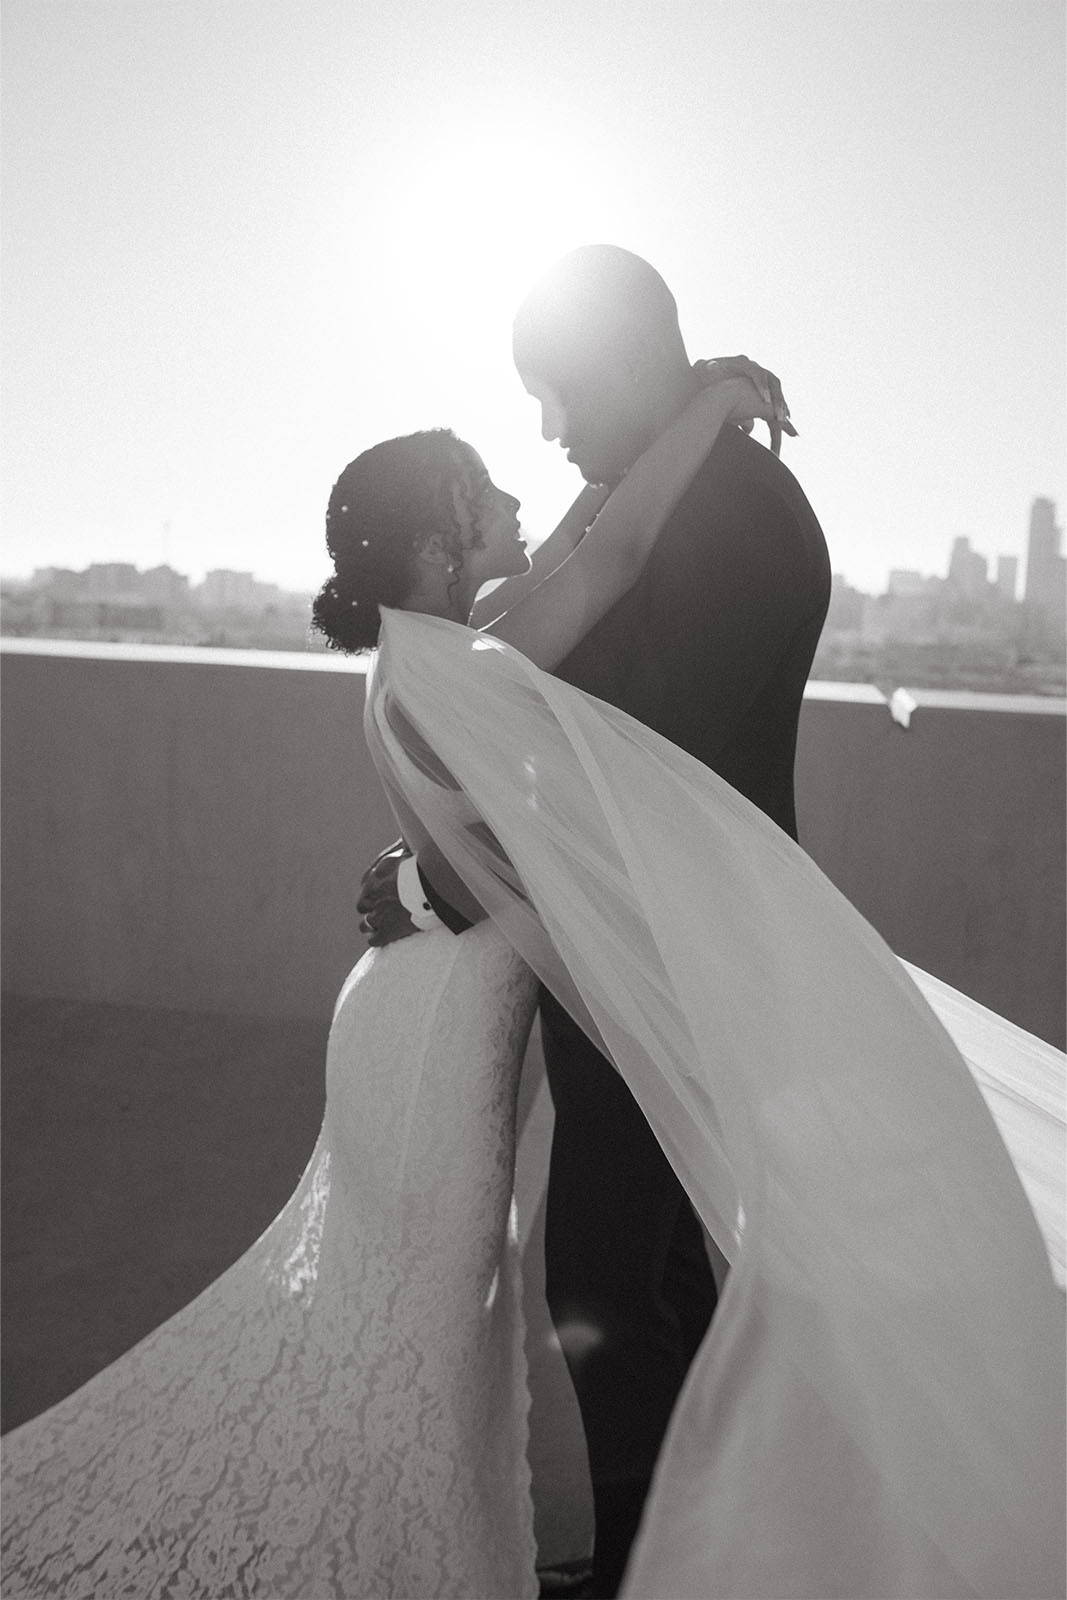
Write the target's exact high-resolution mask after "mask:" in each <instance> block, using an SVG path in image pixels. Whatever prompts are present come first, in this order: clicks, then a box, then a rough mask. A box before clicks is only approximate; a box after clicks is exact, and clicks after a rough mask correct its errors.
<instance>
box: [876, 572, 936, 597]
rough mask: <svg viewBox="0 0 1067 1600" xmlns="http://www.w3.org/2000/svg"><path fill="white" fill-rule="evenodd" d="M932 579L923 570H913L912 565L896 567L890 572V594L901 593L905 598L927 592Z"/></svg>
mask: <svg viewBox="0 0 1067 1600" xmlns="http://www.w3.org/2000/svg"><path fill="white" fill-rule="evenodd" d="M929 583H930V580H929V578H927V577H926V576H925V575H924V574H923V573H921V572H913V571H912V570H911V568H910V567H894V568H893V570H892V572H891V573H890V574H889V588H888V590H887V591H886V592H887V593H888V594H892V595H900V596H901V597H903V598H906V599H907V598H912V597H913V596H915V595H917V594H925V593H926V592H927V588H928V586H929Z"/></svg>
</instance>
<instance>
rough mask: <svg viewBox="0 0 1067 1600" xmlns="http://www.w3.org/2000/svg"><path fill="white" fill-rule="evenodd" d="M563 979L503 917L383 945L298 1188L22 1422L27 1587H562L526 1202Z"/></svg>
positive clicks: (15, 1451) (365, 1595)
mask: <svg viewBox="0 0 1067 1600" xmlns="http://www.w3.org/2000/svg"><path fill="white" fill-rule="evenodd" d="M535 998H536V995H535V984H534V979H533V977H532V975H531V973H530V970H529V968H528V967H527V966H526V965H525V964H524V963H523V962H522V961H521V960H520V959H519V958H518V957H517V956H516V955H515V954H514V953H513V951H512V950H511V948H510V946H509V945H508V944H507V943H506V942H505V940H504V939H503V937H502V936H501V935H500V934H499V933H498V932H497V931H496V929H495V927H494V926H493V924H492V923H488V922H487V923H483V924H481V925H480V926H478V927H476V928H474V929H472V930H471V931H470V932H468V933H466V934H464V935H462V936H461V937H459V938H454V937H453V936H452V935H451V934H449V933H446V932H443V931H438V932H434V933H428V934H421V935H419V936H418V937H417V938H411V939H407V940H404V941H403V942H401V943H399V944H397V945H395V946H391V947H389V948H387V949H385V950H378V951H370V952H369V953H368V954H367V955H366V956H364V958H363V960H362V961H361V962H360V963H359V965H358V966H357V967H356V968H355V970H354V971H353V972H352V974H351V976H350V977H349V979H348V980H347V982H346V984H345V986H344V988H343V990H342V992H341V995H340V998H339V999H338V1002H337V1007H336V1011H335V1014H334V1019H333V1025H332V1028H331V1031H330V1038H329V1045H328V1048H327V1059H326V1087H327V1094H326V1111H325V1118H324V1121H323V1126H322V1131H321V1134H320V1136H319V1140H318V1143H317V1144H316V1147H315V1150H314V1152H313V1154H312V1156H311V1159H310V1161H309V1162H308V1165H307V1169H306V1171H305V1173H304V1175H303V1178H302V1179H301V1181H300V1184H299V1186H298V1188H297V1189H296V1192H295V1193H294V1194H293V1196H292V1198H291V1199H290V1201H289V1202H288V1204H287V1205H286V1207H285V1209H284V1210H283V1211H282V1212H281V1214H280V1215H279V1216H278V1217H277V1219H276V1220H275V1221H274V1222H273V1223H272V1225H271V1226H270V1228H268V1230H267V1231H266V1233H265V1234H263V1236H262V1237H261V1238H260V1239H259V1240H258V1242H257V1243H256V1244H254V1245H253V1246H252V1248H251V1249H250V1250H249V1251H248V1252H247V1253H246V1254H245V1255H244V1256H243V1257H242V1258H241V1259H240V1260H239V1261H238V1262H237V1263H236V1264H235V1265H234V1266H233V1267H231V1268H230V1269H229V1271H227V1272H226V1273H224V1274H223V1276H222V1277H221V1278H219V1279H218V1280H217V1281H216V1282H215V1283H213V1284H212V1285H211V1286H210V1287H209V1288H208V1289H206V1290H205V1291H204V1293H203V1294H201V1295H200V1296H199V1298H198V1299H196V1300H195V1301H193V1303H192V1304H191V1305H189V1306H187V1307H186V1308H185V1309H184V1310H183V1311H180V1312H179V1313H178V1314H177V1315H176V1316H175V1317H172V1318H171V1319H170V1320H169V1321H168V1322H166V1323H165V1324H164V1325H163V1326H162V1327H161V1328H159V1329H157V1330H156V1331H155V1332H154V1333H152V1334H150V1335H149V1336H148V1338H146V1339H144V1340H143V1341H142V1342H141V1343H140V1344H139V1345H137V1346H136V1347H135V1348H134V1349H133V1350H131V1351H130V1352H129V1353H128V1354H127V1355H125V1356H123V1357H122V1358H121V1359H120V1360H118V1361H117V1362H115V1363H114V1364H113V1365H112V1366H110V1367H108V1368H107V1369H106V1370H105V1371H103V1372H101V1373H99V1374H98V1375H97V1376H96V1377H95V1378H93V1379H92V1380H91V1381H90V1382H89V1383H88V1384H86V1385H85V1386H84V1387H83V1388H82V1389H80V1390H78V1391H77V1393H75V1394H73V1395H71V1396H70V1397H69V1398H68V1399H66V1400H64V1401H62V1402H61V1403H60V1404H59V1405H57V1406H55V1407H53V1408H52V1409H51V1410H50V1411H48V1412H46V1413H45V1414H44V1415H43V1416H41V1417H38V1418H36V1419H34V1420H33V1421H32V1422H29V1423H27V1424H26V1425H25V1426H24V1427H22V1428H20V1429H17V1430H15V1431H14V1432H13V1433H11V1434H9V1435H8V1436H7V1437H6V1438H5V1439H4V1441H3V1455H4V1481H3V1502H2V1511H3V1527H4V1558H3V1567H2V1578H3V1594H4V1597H5V1600H22V1597H24V1596H43V1595H50V1596H57V1597H61V1600H82V1597H84V1600H90V1597H92V1600H119V1597H120V1596H121V1597H129V1600H133V1597H143V1600H149V1597H151V1600H223V1597H231V1596H232V1597H238V1596H248V1597H256V1600H284V1597H294V1600H295V1597H299V1600H328V1597H333V1596H337V1597H343V1600H386V1597H390V1600H415V1597H418V1600H425V1597H427V1596H434V1597H443V1596H449V1597H454V1600H474V1597H481V1600H499V1597H500V1596H504V1595H506V1596H520V1597H531V1596H534V1595H536V1594H537V1582H536V1578H535V1572H534V1564H535V1549H534V1542H533V1524H532V1506H531V1500H530V1481H529V1471H528V1468H527V1465H526V1426H527V1410H528V1396H527V1389H526V1369H525V1357H524V1353H523V1342H522V1334H523V1329H522V1316H521V1305H520V1299H519V1281H518V1271H519V1264H518V1251H517V1239H516V1233H515V1219H514V1215H513V1208H512V1178H513V1168H514V1154H515V1104H516V1093H517V1085H518V1078H519V1072H520V1067H521V1063H522V1057H523V1050H524V1046H525V1042H526V1037H527V1034H528V1032H529V1028H530V1024H531V1022H532V1018H533V1011H534V1005H535Z"/></svg>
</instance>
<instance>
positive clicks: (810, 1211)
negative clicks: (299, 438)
mask: <svg viewBox="0 0 1067 1600" xmlns="http://www.w3.org/2000/svg"><path fill="white" fill-rule="evenodd" d="M365 728H366V734H367V739H368V743H369V746H370V749H371V752H372V755H373V757H374V760H375V763H376V765H377V767H378V771H379V773H380V776H381V777H382V780H383V782H384V783H385V786H386V789H387V792H388V794H389V796H390V800H391V802H392V804H393V807H394V810H395V812H396V815H397V819H398V822H399V824H400V827H401V829H402V831H403V833H404V835H405V838H406V839H407V840H408V842H409V843H410V844H411V845H412V846H413V848H415V849H416V850H422V849H424V848H426V847H427V846H428V845H429V844H430V843H431V841H432V844H433V845H434V846H435V847H436V849H437V850H438V851H439V852H440V853H441V854H442V855H443V857H444V858H445V859H446V861H447V862H448V864H449V865H450V867H451V869H452V870H453V871H454V872H455V873H456V874H458V876H459V877H460V878H461V879H462V880H463V882H464V884H466V886H467V887H468V889H469V890H470V892H471V893H472V894H473V895H474V897H475V898H476V899H477V900H478V901H479V903H480V904H481V905H482V906H484V907H485V909H486V910H487V911H488V912H489V914H490V915H491V916H493V918H494V919H495V920H496V921H497V923H498V924H499V926H500V927H501V928H502V929H503V931H504V932H505V934H506V935H507V937H508V939H509V940H510V941H511V942H512V943H513V945H514V946H515V947H516V948H517V949H518V950H519V951H520V952H521V954H522V955H523V956H524V957H525V959H526V960H527V961H528V962H529V963H530V965H531V966H532V967H533V968H534V970H535V971H536V972H537V973H538V974H539V976H540V977H541V978H542V979H543V981H544V982H545V983H546V984H547V985H548V986H549V987H550V988H551V989H552V990H553V991H554V992H555V993H556V994H557V996H558V997H559V998H560V1000H561V1001H562V1003H563V1004H564V1005H565V1006H567V1008H568V1009H569V1010H570V1011H571V1013H572V1014H573V1015H574V1016H575V1018H576V1019H577V1020H578V1021H579V1022H580V1023H581V1025H582V1026H583V1027H584V1028H586V1030H587V1031H588V1032H589V1034H590V1035H591V1037H593V1038H594V1039H595V1040H596V1041H597V1042H599V1043H601V1044H602V1046H603V1048H604V1049H605V1050H606V1052H607V1053H608V1055H609V1056H610V1057H611V1059H612V1060H613V1061H614V1063H615V1065H616V1067H617V1068H618V1070H619V1071H620V1072H621V1073H622V1075H623V1076H624V1078H625V1080H626V1082H627V1084H628V1085H629V1087H630V1089H631V1090H632V1092H633V1094H634V1095H635V1097H636V1098H637V1100H638V1102H639V1104H640V1105H641V1107H642V1109H643V1111H644V1113H645V1115H646V1116H647V1117H648V1119H649V1122H650V1124H651V1126H652V1128H653V1129H654V1131H655V1133H656V1135H657V1137H658V1139H659V1140H660V1142H661V1144H662V1145H663V1148H664V1150H665V1151H666V1153H667V1155H668V1157H669V1159H670V1160H671V1162H672V1164H673V1166H674V1167H675V1170H676V1171H677V1173H678V1175H679V1177H680V1178H681V1180H682V1182H683V1183H684V1185H685V1187H686V1189H687V1191H688V1193H689V1195H690V1197H691V1199H692V1201H693V1203H694V1205H695V1207H696V1209H697V1211H698V1214H699V1215H700V1217H701V1219H702V1221H703V1223H704V1225H705V1227H706V1228H707V1230H708V1232H709V1234H710V1235H711V1237H712V1238H713V1240H714V1242H715V1244H716V1245H717V1246H718V1248H719V1250H720V1251H721V1252H722V1254H723V1255H724V1256H725V1257H726V1258H727V1260H728V1261H729V1263H730V1266H731V1270H730V1273H729V1275H728V1278H727V1283H726V1288H725V1292H724V1294H723V1297H722V1299H721V1301H720V1306H719V1309H718V1312H717V1314H716V1316H715V1318H714V1321H713V1324H712V1327H711V1330H710V1331H709V1334H708V1336H707V1338H706V1340H705V1342H704V1345H703V1346H702V1348H701V1350H700V1352H699V1354H698V1356H697V1358H696V1361H695V1362H694V1364H693V1367H692V1369H691V1371H690V1374H689V1378H688V1380H687V1383H686V1386H685V1388H684V1390H683V1392H682V1395H681V1397H680V1400H679V1403H678V1406H677V1408H676V1412H675V1416H674V1418H673V1419H672V1423H671V1427H670V1429H669V1432H668V1436H667V1439H666V1442H665V1445H664V1451H663V1454H662V1457H661V1460H660V1464H659V1466H658V1469H657V1474H656V1480H655V1483H654V1486H653V1492H652V1496H651V1499H650V1501H649V1504H648V1507H647V1509H646V1514H645V1519H644V1523H643V1525H642V1531H641V1534H640V1536H639V1539H638V1543H637V1546H636V1547H635V1552H634V1556H633V1558H632V1560H631V1565H630V1569H629V1572H628V1576H627V1583H626V1590H625V1592H626V1593H627V1594H630V1595H663V1594H670V1595H672V1596H679V1597H681V1596H690V1595H694V1596H695V1595H708V1594H722V1595H729V1596H732V1597H753V1596H771V1595H783V1596H784V1595H789V1596H794V1597H795V1596H801V1595H812V1596H819V1597H822V1600H825V1597H828V1596H834V1595H848V1596H851V1597H854V1600H855V1597H861V1596H889V1595H893V1596H896V1595H900V1596H914V1597H919V1596H922V1597H926V1600H929V1597H931V1596H940V1597H945V1596H952V1595H988V1596H996V1597H998V1600H1005V1597H1008V1596H1031V1597H1032V1596H1037V1595H1059V1594H1062V1592H1063V1527H1062V1506H1063V1487H1064V1465H1063V1376H1062V1357H1061V1352H1062V1326H1063V1324H1062V1309H1063V1308H1062V1299H1061V1297H1060V1295H1059V1293H1058V1291H1057V1289H1056V1287H1055V1284H1054V1281H1053V1275H1052V1272H1051V1271H1050V1253H1051V1255H1052V1256H1053V1257H1054V1258H1055V1260H1056V1264H1057V1266H1058V1268H1059V1270H1060V1271H1061V1272H1062V1265H1063V1262H1062V1253H1063V1237H1062V1207H1061V1201H1062V1181H1061V1182H1060V1183H1059V1185H1057V1177H1058V1175H1059V1174H1060V1173H1061V1172H1062V1168H1061V1167H1060V1166H1058V1164H1057V1162H1058V1155H1057V1152H1058V1151H1059V1149H1060V1148H1061V1145H1062V1131H1063V1100H1062V1072H1063V1058H1062V1057H1060V1056H1059V1054H1058V1052H1055V1051H1052V1050H1051V1049H1050V1048H1048V1047H1046V1046H1043V1045H1041V1043H1040V1041H1036V1040H1033V1039H1031V1038H1030V1036H1028V1035H1024V1034H1021V1032H1020V1030H1017V1029H1013V1028H1011V1026H1010V1025H1009V1024H1004V1023H1003V1022H1002V1020H1001V1019H999V1018H993V1017H990V1016H989V1014H988V1013H983V1011H982V1008H981V1007H977V1006H975V1005H974V1004H973V1003H972V1002H969V1001H967V1000H966V999H965V998H964V997H963V996H960V995H958V994H956V993H955V991H952V990H949V989H947V987H946V986H944V985H940V984H938V983H937V981H936V980H933V979H928V978H927V977H926V976H925V975H923V974H920V973H916V972H914V971H913V970H911V969H906V968H905V966H904V964H903V963H902V962H900V961H899V960H898V959H897V958H896V957H895V956H894V955H893V953H892V952H891V951H890V950H889V948H888V947H887V946H886V945H885V943H884V942H883V941H882V940H881V939H880V937H879V936H878V935H877V934H876V933H875V932H874V930H873V929H872V928H871V927H870V925H869V924H868V923H867V922H866V921H865V920H864V919H863V918H862V917H861V916H860V915H859V914H858V913H857V912H856V911H855V909H854V908H853V907H852V906H851V905H850V904H849V903H848V902H847V901H846V900H845V899H844V898H843V897H842V896H841V895H840V894H839V893H838V892H837V890H835V889H834V887H833V886H832V884H831V883H830V882H829V880H828V879H827V878H826V877H825V876H824V875H823V874H822V873H821V872H820V871H819V870H818V869H817V868H816V867H815V865H814V864H813V863H812V862H811V860H810V859H809V858H808V857H807V856H806V855H805V854H804V852H803V851H802V850H801V849H799V847H798V846H796V845H795V844H794V843H793V842H792V840H790V839H789V838H788V837H787V836H786V835H785V834H784V833H782V832H781V831H780V830H779V829H778V828H777V827H776V826H775V825H774V824H773V823H771V822H770V821H769V820H768V819H767V818H766V817H764V816H763V815H762V813H760V812H759V811H758V810H757V809H756V808H755V807H753V806H752V805H750V804H749V803H748V802H747V801H746V800H745V799H744V798H743V797H742V796H740V795H739V794H738V793H737V792H736V791H734V790H733V789H731V788H730V787H729V786H728V785H727V784H726V783H725V782H723V781H722V780H721V779H719V778H718V777H717V776H716V775H715V774H714V773H712V772H710V771H709V770H708V769H707V768H705V767H704V766H702V765H701V764H700V763H699V762H698V761H696V760H694V759H693V758H692V757H690V756H688V755H687V754H686V753H684V752H683V751H681V750H679V749H678V748H677V747H676V746H674V745H672V744H670V743H669V742H668V741H667V740H665V739H663V738H661V737H660V736H659V735H657V734H655V733H653V732H652V731H651V730H650V729H648V728H646V727H644V726H643V725H641V724H639V723H637V722H635V721H634V720H633V719H632V718H630V717H628V716H626V715H625V714H624V713H622V712H620V711H618V710H617V709H615V708H614V707H612V706H609V705H606V704H605V703H603V702H600V701H597V700H595V699H593V698H592V697H591V696H588V695H586V694H583V693H582V692H581V691H579V690H576V689H574V688H573V687H570V686H568V685H566V684H564V683H562V682H560V681H559V680H557V679H554V678H553V677H551V676H550V675H548V674H545V673H542V672H540V671H538V670H537V669H536V668H535V667H534V666H533V665H532V664H531V663H530V662H529V661H528V660H526V659H525V658H524V657H522V656H521V655H519V654H518V653H517V652H515V651H513V650H511V649H509V648H508V647H506V646H504V645H502V644H501V643H500V642H499V641H497V640H495V639H493V638H491V637H487V636H483V635H479V634H477V633H475V632H472V631H471V630H470V629H467V628H463V627H460V626H458V625H456V624H454V623H450V622H447V621H444V620H442V619H439V618H433V617H427V616H421V615H415V614H412V613H408V612H399V611H389V610H384V611H383V628H382V646H381V649H380V652H379V657H378V660H377V663H376V667H375V670H374V673H373V674H372V678H371V681H370V683H369V685H368V695H367V713H366V718H365ZM946 1024H947V1027H946ZM952 1033H954V1034H955V1035H956V1037H957V1039H959V1041H960V1043H961V1044H962V1045H963V1047H964V1049H966V1050H967V1052H968V1060H965V1059H964V1057H963V1055H961V1053H960V1049H959V1048H957V1045H956V1044H955V1043H954V1042H953V1038H952V1037H951V1036H950V1034H952ZM969 1066H970V1070H969ZM976 1082H977V1083H978V1084H979V1085H980V1087H981V1089H982V1091H983V1092H982V1093H980V1092H979V1091H978V1089H977V1088H976ZM983 1095H984V1096H985V1098H983ZM991 1110H992V1113H993V1115H991V1114H990V1111H991ZM994 1118H996V1119H997V1121H994ZM998 1124H999V1131H998ZM1005 1140H1007V1141H1008V1143H1009V1145H1010V1149H1011V1154H1010V1155H1009V1151H1008V1147H1007V1146H1006V1144H1005ZM1020 1180H1022V1181H1020ZM1024 1186H1025V1187H1024ZM1028 1196H1029V1198H1028ZM1035 1214H1036V1217H1037V1219H1038V1220H1037V1221H1035ZM1038 1222H1040V1227H1039V1226H1038ZM1043 1235H1044V1237H1043Z"/></svg>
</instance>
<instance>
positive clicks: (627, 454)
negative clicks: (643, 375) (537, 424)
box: [519, 363, 650, 484]
mask: <svg viewBox="0 0 1067 1600" xmlns="http://www.w3.org/2000/svg"><path fill="white" fill-rule="evenodd" d="M519 376H520V377H521V379H522V381H523V384H524V386H525V388H526V391H527V393H528V394H530V395H532V396H533V398H534V399H535V400H536V401H537V402H538V404H539V405H540V407H541V434H542V437H543V438H545V439H547V440H548V441H549V442H551V441H552V440H556V439H558V440H559V444H560V448H561V449H562V450H564V451H565V452H566V455H567V460H568V461H570V462H573V464H574V465H575V466H576V467H577V468H578V470H579V472H580V473H581V474H582V477H583V478H584V479H585V481H586V482H587V483H606V484H615V483H618V481H619V479H620V478H621V477H622V476H623V474H624V473H625V472H626V470H627V468H628V467H629V466H630V465H631V464H632V463H633V462H634V461H635V460H636V459H637V457H638V456H639V455H640V454H641V451H642V450H643V449H644V448H645V446H646V445H647V444H648V443H649V442H650V441H649V437H648V418H647V415H646V410H645V406H644V404H643V399H642V395H641V391H640V388H639V386H638V385H637V384H636V383H635V381H634V378H633V374H632V372H631V371H630V370H629V369H628V368H626V367H625V365H624V364H622V363H620V364H619V370H618V371H615V370H614V369H613V368H612V367H611V366H610V365H609V364H607V363H605V364H604V365H603V366H602V367H598V368H597V370H596V371H595V372H592V373H585V374H581V375H575V374H567V375H560V374H553V375H552V376H551V377H545V376H543V375H541V374H540V373H533V372H524V371H522V370H521V369H520V372H519Z"/></svg>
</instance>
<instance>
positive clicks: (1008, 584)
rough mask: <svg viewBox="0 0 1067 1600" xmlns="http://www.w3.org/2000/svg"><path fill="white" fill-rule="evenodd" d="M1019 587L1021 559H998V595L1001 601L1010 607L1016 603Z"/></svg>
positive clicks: (1003, 557) (999, 557) (1004, 557)
mask: <svg viewBox="0 0 1067 1600" xmlns="http://www.w3.org/2000/svg"><path fill="white" fill-rule="evenodd" d="M1018 585H1019V558H1018V556H998V557H997V594H998V596H999V598H1000V599H1001V600H1004V601H1006V602H1007V603H1008V604H1009V605H1013V604H1014V602H1015V593H1016V590H1017V588H1018Z"/></svg>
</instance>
